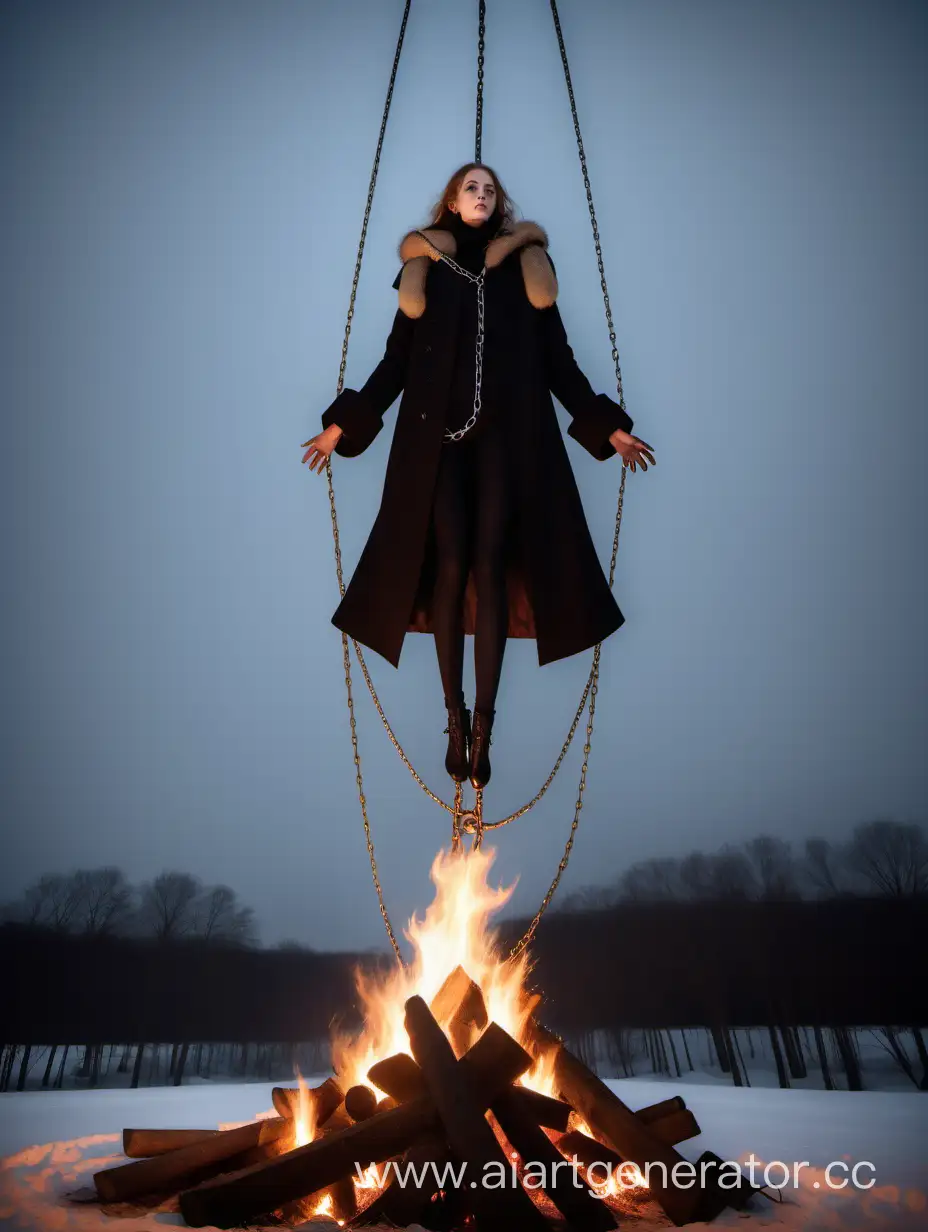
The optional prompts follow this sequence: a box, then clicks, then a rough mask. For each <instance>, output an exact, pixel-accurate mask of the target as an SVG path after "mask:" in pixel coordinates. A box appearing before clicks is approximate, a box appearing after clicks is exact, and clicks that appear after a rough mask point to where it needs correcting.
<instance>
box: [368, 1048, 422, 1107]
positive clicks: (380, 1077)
mask: <svg viewBox="0 0 928 1232" xmlns="http://www.w3.org/2000/svg"><path fill="white" fill-rule="evenodd" d="M367 1076H368V1079H369V1080H370V1081H371V1082H372V1083H373V1084H374V1086H375V1087H378V1088H379V1089H380V1090H381V1091H386V1093H387V1095H388V1096H391V1097H392V1098H393V1099H395V1100H396V1102H397V1103H398V1104H403V1103H405V1102H406V1101H407V1100H408V1099H415V1098H416V1096H417V1095H422V1094H423V1092H424V1091H425V1090H426V1082H425V1079H424V1078H423V1077H422V1070H421V1069H420V1068H419V1066H418V1065H417V1064H416V1063H415V1061H414V1060H413V1059H412V1057H411V1056H410V1055H409V1053H408V1052H398V1053H396V1054H395V1055H394V1056H392V1057H386V1058H385V1059H384V1060H383V1061H378V1062H377V1063H376V1064H375V1065H372V1066H371V1067H370V1069H369V1070H368V1071H367Z"/></svg>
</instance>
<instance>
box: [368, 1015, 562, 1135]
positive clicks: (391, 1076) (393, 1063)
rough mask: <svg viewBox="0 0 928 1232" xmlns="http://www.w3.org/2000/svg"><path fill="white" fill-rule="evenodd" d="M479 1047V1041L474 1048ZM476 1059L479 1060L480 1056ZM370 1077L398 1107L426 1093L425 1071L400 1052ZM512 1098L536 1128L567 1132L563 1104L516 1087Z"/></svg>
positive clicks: (379, 1064) (381, 1063)
mask: <svg viewBox="0 0 928 1232" xmlns="http://www.w3.org/2000/svg"><path fill="white" fill-rule="evenodd" d="M481 1038H482V1037H481ZM479 1044H480V1040H478V1041H477V1043H476V1044H475V1045H474V1048H476V1047H478V1046H479ZM471 1051H473V1050H471ZM476 1055H478V1056H479V1053H478V1054H476ZM462 1062H463V1064H465V1065H468V1064H470V1059H469V1057H468V1056H465V1057H462ZM367 1076H368V1078H369V1079H370V1081H371V1082H372V1083H373V1084H374V1086H376V1087H379V1088H380V1090H381V1091H386V1092H387V1094H388V1095H392V1096H393V1098H394V1099H395V1100H396V1101H397V1103H402V1102H403V1101H404V1100H407V1099H414V1098H415V1096H417V1095H421V1094H422V1093H423V1091H425V1090H426V1089H427V1087H426V1081H425V1078H424V1077H423V1074H422V1070H421V1069H420V1068H419V1066H418V1065H417V1064H416V1062H415V1061H414V1060H413V1059H412V1057H411V1056H410V1055H409V1053H407V1052H398V1053H396V1055H395V1056H392V1057H386V1058H385V1059H384V1060H383V1061H378V1062H377V1063H376V1064H375V1065H372V1066H371V1068H370V1069H369V1070H368V1071H367ZM513 1098H514V1099H515V1100H517V1101H518V1102H519V1103H521V1104H522V1105H523V1106H524V1107H525V1110H526V1112H528V1113H529V1115H530V1116H531V1117H532V1119H533V1120H534V1121H535V1124H536V1125H544V1126H545V1127H546V1128H547V1129H556V1130H558V1131H560V1132H563V1131H564V1130H566V1129H567V1123H568V1121H569V1119H570V1113H571V1108H570V1105H569V1104H565V1103H564V1102H563V1100H559V1099H552V1097H551V1096H550V1095H542V1094H541V1092H540V1091H532V1090H530V1089H529V1088H528V1087H522V1086H515V1087H513Z"/></svg>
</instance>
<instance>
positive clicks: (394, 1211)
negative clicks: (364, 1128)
mask: <svg viewBox="0 0 928 1232" xmlns="http://www.w3.org/2000/svg"><path fill="white" fill-rule="evenodd" d="M449 1158H450V1153H449V1151H448V1143H447V1141H446V1140H445V1135H444V1134H443V1133H442V1132H441V1131H440V1130H433V1131H431V1132H430V1133H427V1134H423V1135H422V1137H421V1138H417V1139H416V1141H415V1142H414V1143H413V1144H412V1145H411V1146H410V1147H408V1148H407V1150H406V1151H404V1153H403V1158H402V1160H401V1161H400V1163H399V1164H398V1167H399V1170H400V1173H401V1174H402V1176H403V1183H402V1184H400V1182H399V1180H398V1178H397V1175H396V1172H395V1171H394V1172H393V1173H392V1174H391V1176H390V1180H389V1182H388V1184H387V1187H386V1189H384V1190H383V1192H382V1193H380V1194H378V1195H377V1197H376V1198H375V1199H374V1201H373V1202H371V1203H370V1205H369V1206H366V1207H365V1208H364V1210H363V1211H362V1213H361V1216H360V1218H359V1220H358V1223H360V1224H377V1223H387V1224H391V1225H395V1226H396V1227H398V1228H405V1227H408V1226H409V1224H411V1223H417V1222H419V1221H420V1217H421V1215H422V1212H423V1209H424V1208H425V1207H426V1206H427V1205H428V1204H429V1203H430V1202H431V1200H432V1195H433V1194H435V1193H436V1192H437V1181H436V1178H435V1173H434V1172H433V1171H432V1169H431V1168H430V1167H429V1165H430V1164H432V1165H434V1166H435V1167H436V1168H437V1169H439V1170H440V1169H441V1167H442V1165H443V1164H445V1163H446V1162H447V1161H448V1160H449Z"/></svg>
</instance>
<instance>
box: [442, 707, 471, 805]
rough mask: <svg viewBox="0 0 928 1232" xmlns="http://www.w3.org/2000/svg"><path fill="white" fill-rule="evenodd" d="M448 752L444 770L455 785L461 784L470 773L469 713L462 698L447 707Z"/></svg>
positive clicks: (446, 731)
mask: <svg viewBox="0 0 928 1232" xmlns="http://www.w3.org/2000/svg"><path fill="white" fill-rule="evenodd" d="M445 705H446V706H447V707H448V726H447V727H446V728H445V733H446V735H447V736H448V751H447V753H446V754H445V769H446V770H447V771H448V773H449V774H450V775H451V777H452V778H453V779H454V781H455V782H456V783H463V782H464V780H465V779H466V778H467V776H468V774H469V772H470V711H469V710H468V709H467V707H466V706H465V705H464V696H463V694H462V695H461V698H460V700H458V701H456V702H453V703H452V704H451V705H448V701H447V699H446V700H445Z"/></svg>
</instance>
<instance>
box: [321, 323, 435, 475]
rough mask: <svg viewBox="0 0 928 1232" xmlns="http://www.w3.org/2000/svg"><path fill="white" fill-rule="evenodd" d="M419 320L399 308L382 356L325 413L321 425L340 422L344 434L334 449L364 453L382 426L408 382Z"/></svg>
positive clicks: (344, 454)
mask: <svg viewBox="0 0 928 1232" xmlns="http://www.w3.org/2000/svg"><path fill="white" fill-rule="evenodd" d="M415 326H416V322H415V321H414V320H412V319H411V318H410V317H407V316H406V315H405V313H403V312H400V311H399V310H397V313H396V316H395V317H394V319H393V328H392V329H391V330H390V336H389V338H388V339H387V346H386V350H385V351H384V354H383V359H382V360H381V361H380V363H379V364H378V365H377V367H376V368H375V369H374V371H373V372H372V373H371V374H370V376H369V377H368V378H367V380H366V381H365V383H364V385H362V387H361V388H360V389H343V390H342V392H341V393H340V394H339V395H338V397H337V398H336V399H335V401H334V402H333V403H332V405H331V406H330V407H328V409H327V410H326V411H325V412H324V413H323V416H322V426H323V428H328V427H330V426H331V425H332V424H338V426H339V427H340V428H341V430H342V433H343V435H342V436H341V437H340V438H339V442H338V444H337V445H336V446H335V452H336V453H337V454H340V455H341V456H342V457H344V458H356V457H357V456H358V454H360V453H363V452H364V450H365V449H367V447H368V445H370V444H371V442H372V441H373V440H374V438H375V437H376V435H377V433H378V432H379V431H380V429H381V428H382V427H383V417H384V415H385V414H386V413H387V411H388V410H389V409H390V407H391V406H392V405H393V403H394V402H395V401H396V399H397V398H398V397H399V396H400V394H401V393H402V391H403V388H404V386H405V384H406V370H407V367H408V365H409V353H410V348H411V345H412V336H413V332H414V330H415Z"/></svg>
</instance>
